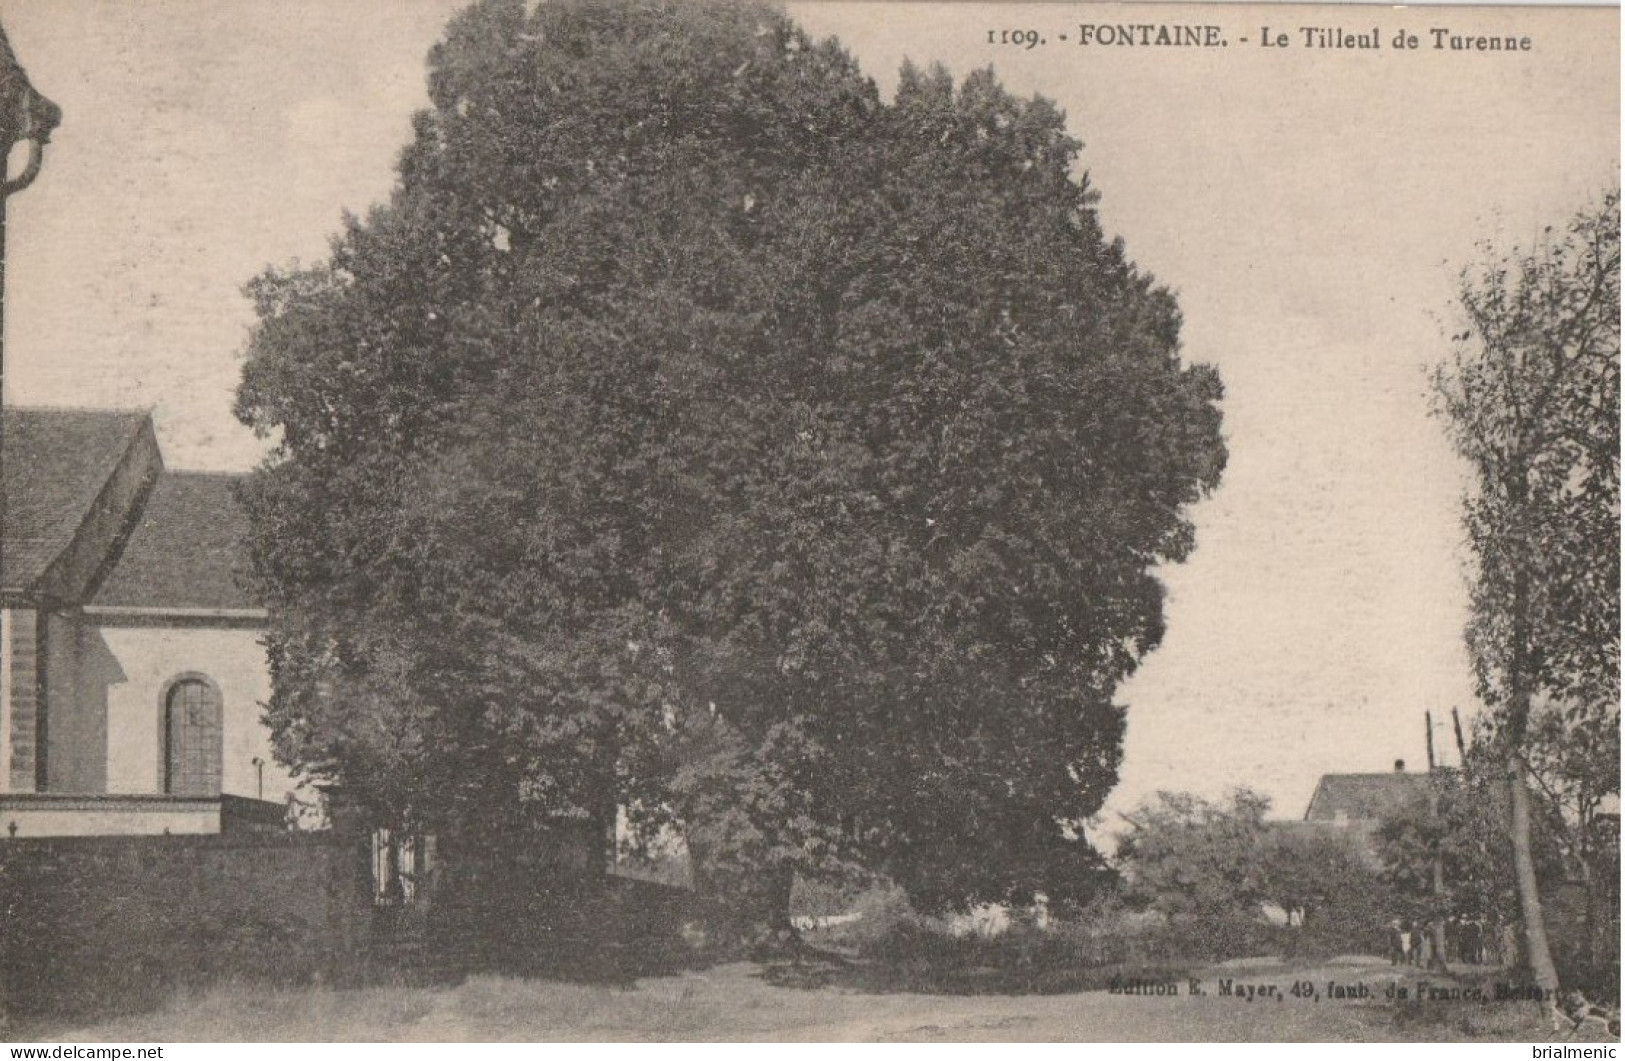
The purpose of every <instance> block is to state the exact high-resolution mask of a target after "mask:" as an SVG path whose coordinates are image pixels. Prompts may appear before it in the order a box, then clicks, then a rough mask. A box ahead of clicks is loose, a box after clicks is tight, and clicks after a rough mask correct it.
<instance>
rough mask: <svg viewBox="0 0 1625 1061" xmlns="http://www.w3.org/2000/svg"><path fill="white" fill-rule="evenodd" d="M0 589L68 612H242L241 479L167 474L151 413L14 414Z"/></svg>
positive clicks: (5, 449) (0, 425)
mask: <svg viewBox="0 0 1625 1061" xmlns="http://www.w3.org/2000/svg"><path fill="white" fill-rule="evenodd" d="M0 432H3V438H0V461H3V473H4V480H3V487H4V490H5V508H4V510H3V512H0V521H3V523H0V590H4V591H5V592H7V593H13V594H23V595H26V596H29V597H34V598H37V599H42V600H47V601H52V602H56V603H58V604H66V605H74V604H84V605H95V606H97V607H106V608H115V609H135V610H141V609H158V610H190V611H198V610H208V611H222V610H227V611H236V610H243V609H254V608H256V607H257V602H256V601H255V600H254V599H253V598H252V597H251V596H250V595H249V594H248V593H246V592H244V590H243V588H242V585H241V580H240V578H239V575H240V574H241V573H242V571H243V570H244V567H245V564H246V545H247V540H248V523H247V519H246V517H245V516H244V513H243V511H242V509H241V508H240V507H239V506H238V504H237V499H236V496H235V494H234V492H233V485H234V484H235V482H236V480H237V479H238V478H239V477H238V476H235V475H229V474H220V473H209V472H171V471H166V470H165V469H164V466H163V460H162V458H161V456H160V455H159V452H158V445H157V439H156V435H155V434H154V432H153V428H152V419H151V416H150V414H149V413H147V412H146V411H144V410H102V409H44V408H18V407H10V406H8V407H6V408H5V410H4V416H3V420H0Z"/></svg>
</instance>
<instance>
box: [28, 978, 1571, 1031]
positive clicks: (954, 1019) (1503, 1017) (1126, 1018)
mask: <svg viewBox="0 0 1625 1061" xmlns="http://www.w3.org/2000/svg"><path fill="white" fill-rule="evenodd" d="M1418 979H1419V977H1418V975H1417V971H1416V970H1397V969H1395V968H1393V967H1391V966H1389V965H1387V963H1385V962H1382V961H1379V960H1375V959H1358V958H1356V959H1348V960H1344V961H1338V962H1330V963H1322V964H1319V965H1315V966H1304V965H1297V966H1291V965H1286V964H1282V963H1279V962H1274V961H1270V960H1267V959H1260V960H1253V961H1249V962H1236V963H1228V964H1226V965H1224V966H1219V967H1216V968H1213V969H1209V970H1204V971H1203V972H1202V973H1200V974H1199V975H1198V976H1197V977H1196V978H1195V981H1196V982H1195V990H1194V991H1193V990H1192V983H1191V981H1190V980H1188V979H1187V980H1182V981H1179V982H1171V983H1167V984H1154V983H1153V984H1139V985H1135V984H1129V985H1126V986H1127V989H1128V990H1127V993H1109V992H1105V991H1095V992H1084V993H1076V994H1066V995H1041V996H1034V995H1022V996H1010V995H986V996H972V997H965V996H947V995H925V994H909V993H903V992H898V993H880V992H870V991H858V990H853V989H842V988H836V987H823V988H796V987H783V986H775V985H774V984H772V983H769V982H768V981H767V980H766V979H764V978H763V975H762V969H761V968H760V967H758V966H755V965H750V964H738V965H726V966H720V967H717V968H713V969H708V970H705V971H704V972H691V973H685V974H682V975H677V976H666V977H659V978H653V979H648V980H642V981H639V982H638V983H637V984H635V985H633V986H631V987H628V988H613V987H598V986H583V985H576V984H561V983H557V982H551V981H544V980H525V979H516V978H505V977H495V976H476V977H471V978H469V979H468V980H466V981H464V982H463V983H461V984H457V985H455V986H447V987H410V988H409V987H400V988H369V989H365V990H355V991H339V990H331V989H319V988H318V989H305V990H299V991H283V992H275V991H273V992H266V991H262V990H257V989H253V988H248V987H242V988H220V989H216V990H214V991H211V992H208V993H207V994H203V995H199V996H193V997H188V998H181V999H177V1000H176V1001H175V1002H174V1003H172V1004H171V1005H170V1006H169V1007H167V1008H166V1009H164V1010H163V1011H160V1012H158V1013H152V1014H145V1015H141V1016H137V1017H131V1018H126V1019H121V1020H116V1021H109V1022H105V1023H102V1024H97V1025H95V1026H93V1027H87V1028H81V1029H75V1030H68V1029H62V1030H59V1031H55V1032H53V1033H52V1036H51V1037H52V1038H55V1039H57V1041H64V1040H67V1041H79V1042H85V1041H97V1040H115V1041H127V1042H128V1041H149V1040H157V1041H171V1042H175V1041H249V1042H261V1041H272V1042H274V1041H286V1040H305V1041H311V1040H316V1041H346V1040H363V1041H395V1042H414V1041H416V1042H422V1041H432V1042H452V1041H475V1040H483V1041H509V1042H514V1041H524V1042H535V1041H602V1040H616V1041H694V1040H725V1041H727V1040H731V1041H741V1040H744V1041H822V1042H852V1041H871V1042H872V1041H883V1042H899V1041H908V1042H966V1041H1012V1042H1043V1041H1066V1042H1077V1041H1098V1042H1135V1041H1176V1042H1177V1041H1205V1042H1226V1041H1232V1042H1298V1041H1384V1040H1397V1041H1415V1040H1449V1041H1462V1040H1476V1039H1490V1040H1501V1041H1514V1042H1516V1041H1526V1040H1528V1039H1530V1037H1531V1036H1539V1031H1538V1025H1537V1024H1535V1023H1533V1021H1534V1015H1535V1007H1533V1006H1531V1005H1528V1004H1522V1003H1482V1002H1475V1001H1466V1000H1461V999H1444V998H1441V999H1437V1000H1433V1001H1422V1002H1417V1001H1415V1000H1414V998H1413V999H1410V1000H1408V1001H1407V1002H1406V1003H1404V1004H1402V1003H1400V1002H1399V1001H1398V1000H1397V999H1395V998H1392V997H1390V996H1389V994H1388V988H1389V987H1390V986H1393V987H1394V988H1395V989H1396V992H1397V988H1398V987H1400V986H1406V987H1407V989H1408V990H1409V989H1413V988H1414V986H1415V983H1416V981H1417V980H1418ZM1435 982H1437V981H1436V980H1435ZM1295 984H1296V985H1309V986H1308V987H1307V988H1304V987H1302V986H1300V989H1299V992H1298V993H1297V994H1294V993H1293V991H1292V988H1293V986H1294V985H1295ZM1362 986H1363V988H1364V991H1365V994H1364V995H1361V994H1360V992H1359V989H1360V988H1361V987H1362ZM1340 989H1346V990H1347V991H1348V992H1350V994H1349V996H1347V997H1329V996H1330V995H1335V994H1337V992H1338V991H1339V990H1340ZM43 1037H44V1036H36V1038H43Z"/></svg>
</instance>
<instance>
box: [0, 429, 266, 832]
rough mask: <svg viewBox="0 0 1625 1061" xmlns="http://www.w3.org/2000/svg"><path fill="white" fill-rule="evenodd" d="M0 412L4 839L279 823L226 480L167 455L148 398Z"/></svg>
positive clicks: (259, 624)
mask: <svg viewBox="0 0 1625 1061" xmlns="http://www.w3.org/2000/svg"><path fill="white" fill-rule="evenodd" d="M0 428H3V443H0V461H3V471H4V482H3V489H4V509H3V511H0V528H3V530H0V840H3V839H4V838H5V837H6V836H8V835H10V836H53V835H54V836H61V835H98V834H132V833H133V834H140V833H164V832H170V833H210V832H219V831H221V829H222V828H223V827H226V828H229V827H231V825H232V823H233V822H239V823H241V822H255V823H258V824H259V825H261V826H264V827H271V826H274V825H275V824H276V823H277V822H278V821H279V820H280V807H279V806H278V805H277V804H278V803H279V801H281V800H283V799H284V797H285V796H286V795H287V794H288V793H289V792H290V791H291V790H293V788H294V782H293V781H292V779H291V778H290V777H289V776H288V775H287V773H286V772H284V771H283V770H282V769H281V768H279V767H278V766H277V765H276V764H275V762H274V761H273V760H272V757H271V750H270V744H269V738H268V734H267V732H266V730H265V728H264V726H263V725H262V724H261V721H260V712H261V707H260V705H261V703H262V702H263V701H265V700H266V699H267V698H268V697H269V695H270V680H269V673H268V670H267V666H266V656H265V650H264V648H263V646H262V645H261V643H260V639H261V636H262V634H263V630H264V627H265V621H266V612H265V610H264V608H262V607H261V606H260V604H259V602H257V601H256V600H254V599H253V598H252V597H251V596H250V595H249V594H248V593H247V592H245V590H244V589H243V586H242V583H241V580H240V578H239V575H240V573H241V568H242V563H243V557H242V551H243V548H244V543H245V540H246V530H247V525H246V522H245V519H244V515H243V513H242V511H241V510H240V509H239V507H238V505H237V503H236V500H235V497H234V495H233V490H232V487H233V482H234V478H235V477H234V476H231V475H222V474H206V473H197V472H176V471H170V470H168V469H166V468H165V467H164V464H163V459H162V456H161V454H160V453H159V448H158V441H157V436H156V435H155V433H154V430H153V424H152V418H151V416H150V415H149V414H148V413H146V412H143V411H110V410H78V409H40V408H6V409H5V410H4V419H3V423H0Z"/></svg>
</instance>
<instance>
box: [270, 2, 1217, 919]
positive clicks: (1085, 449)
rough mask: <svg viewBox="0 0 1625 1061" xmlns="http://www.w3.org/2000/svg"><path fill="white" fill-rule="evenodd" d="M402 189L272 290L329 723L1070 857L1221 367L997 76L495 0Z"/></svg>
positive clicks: (281, 463)
mask: <svg viewBox="0 0 1625 1061" xmlns="http://www.w3.org/2000/svg"><path fill="white" fill-rule="evenodd" d="M430 89H431V98H432V102H433V106H432V108H431V109H429V110H427V111H425V112H423V113H421V114H420V115H418V117H417V119H416V122H415V137H414V140H413V142H412V144H411V145H410V146H409V147H408V148H407V149H406V151H405V152H404V154H403V156H402V160H401V164H400V182H399V185H398V187H397V189H396V191H395V193H394V195H393V196H392V198H391V201H390V202H389V203H388V204H387V205H385V206H381V207H378V208H376V209H374V210H373V211H372V212H371V213H370V214H369V215H368V216H367V217H366V218H365V219H358V218H352V219H349V220H348V221H347V223H346V225H345V228H344V231H343V232H342V233H341V234H340V235H339V236H338V237H337V238H336V239H335V240H334V241H333V247H332V254H331V256H330V258H329V260H328V261H326V262H324V263H322V264H320V265H318V266H315V267H312V268H308V269H297V270H291V271H278V270H273V271H269V272H267V273H265V274H264V275H262V276H261V277H260V278H259V279H258V280H256V281H255V282H254V283H253V284H252V285H251V294H252V295H253V297H254V299H255V302H256V307H257V310H258V314H259V324H258V326H257V328H256V330H255V332H254V334H253V336H252V339H251V342H250V345H249V358H248V363H247V365H246V368H245V373H244V380H243V384H242V387H241V389H240V391H239V395H238V413H239V416H240V417H242V418H243V419H244V420H245V421H246V422H248V423H250V424H252V425H254V426H255V427H256V428H258V429H260V430H262V431H265V432H268V433H270V432H274V433H276V437H277V441H278V444H277V448H276V450H275V452H274V454H273V455H272V457H271V458H270V460H269V461H268V462H267V463H266V465H265V466H264V467H263V468H261V469H260V470H259V471H258V472H256V474H255V475H254V477H253V478H252V480H251V482H250V483H249V485H248V488H247V489H246V491H245V500H246V502H247V504H248V506H249V508H250V510H251V512H252V514H253V516H254V519H253V524H254V527H255V539H254V555H255V572H256V577H257V578H258V580H259V581H260V583H261V585H262V587H263V589H264V591H265V593H266V595H267V597H268V599H269V601H270V603H271V610H272V615H273V623H274V629H273V632H272V636H271V646H272V660H273V668H274V671H273V677H274V691H273V698H272V702H271V704H270V708H269V719H270V722H271V724H272V726H273V730H274V733H275V736H276V739H277V742H278V748H279V753H280V754H281V755H283V756H284V757H285V758H287V759H288V760H289V761H290V762H293V763H295V764H297V765H299V766H302V767H304V768H305V769H307V770H309V771H311V772H313V773H317V774H320V775H322V776H325V777H329V778H332V779H334V780H338V781H341V782H342V783H344V784H345V785H346V786H348V787H349V788H351V789H352V790H354V791H355V792H357V794H359V795H361V796H363V797H364V798H366V799H367V800H368V801H369V802H371V803H372V805H373V806H374V807H375V808H376V809H378V810H380V811H382V812H385V813H388V814H389V815H391V816H392V817H394V818H395V819H397V820H410V821H413V822H416V823H420V824H424V825H427V826H433V827H439V826H449V825H456V826H457V827H459V828H462V829H465V830H466V829H469V828H471V827H473V826H474V824H475V823H480V824H484V825H491V826H500V827H502V828H510V829H511V828H515V827H523V828H530V827H541V826H543V825H545V823H546V822H547V821H548V820H550V819H556V818H557V817H558V816H560V815H565V816H588V817H597V818H599V819H603V818H604V817H605V816H608V815H613V813H614V808H615V807H616V806H617V805H619V806H621V807H624V808H626V809H627V810H628V811H629V812H630V814H631V817H632V819H633V821H634V824H641V825H643V826H645V827H649V828H652V827H654V826H657V825H660V824H663V823H668V822H672V821H676V822H677V823H678V824H679V825H680V826H681V828H682V830H683V832H684V834H685V836H686V837H687V838H688V839H689V842H690V846H691V847H692V848H693V849H694V851H695V854H696V856H697V858H699V860H700V861H701V862H702V863H704V865H705V868H706V870H707V871H710V870H711V869H713V868H714V869H715V870H716V871H717V872H719V873H723V874H726V873H727V872H728V870H729V867H735V868H737V867H747V868H749V869H750V870H752V872H751V873H750V874H748V876H751V877H760V876H761V874H760V873H758V872H756V871H758V870H761V869H762V868H764V867H765V868H768V869H773V870H778V871H782V872H781V873H780V874H779V875H778V879H780V880H782V879H783V875H782V874H783V872H788V871H792V870H801V871H803V872H824V871H828V870H831V869H834V868H838V867H842V866H859V867H864V868H866V869H869V870H874V871H878V872H884V873H887V874H890V875H891V876H893V877H894V878H895V879H897V880H898V881H899V882H900V883H902V884H904V886H905V887H907V888H908V889H909V890H910V892H911V894H913V895H914V896H915V897H916V898H917V900H918V901H921V902H922V903H924V904H925V905H933V904H935V905H942V904H948V905H952V904H958V903H964V902H969V901H973V900H978V899H999V898H1021V897H1024V896H1030V895H1031V894H1032V892H1033V891H1034V890H1045V891H1047V892H1049V893H1050V894H1052V895H1056V896H1058V897H1061V896H1064V895H1065V894H1066V893H1067V891H1068V890H1069V889H1073V890H1076V889H1077V888H1079V887H1082V886H1085V885H1084V884H1080V883H1079V882H1087V881H1088V880H1089V874H1088V872H1086V871H1088V870H1090V869H1091V868H1094V867H1097V866H1098V860H1097V859H1096V857H1095V855H1094V853H1093V852H1092V851H1091V850H1090V849H1089V847H1088V845H1087V844H1086V843H1085V841H1084V840H1083V839H1082V837H1081V835H1080V833H1079V832H1078V830H1077V828H1076V826H1077V824H1078V823H1080V822H1081V821H1082V820H1083V819H1085V818H1087V817H1088V816H1089V815H1090V814H1092V813H1093V812H1094V811H1095V810H1096V809H1098V807H1099V806H1100V804H1101V802H1102V800H1103V799H1104V798H1105V795H1106V793H1107V792H1108V791H1109V790H1110V788H1111V786H1112V784H1113V783H1114V782H1115V779H1116V769H1117V764H1118V759H1119V756H1120V748H1121V739H1122V732H1123V718H1124V714H1123V712H1124V709H1123V707H1122V706H1121V705H1120V704H1118V703H1117V702H1116V699H1115V694H1116V690H1117V688H1118V686H1119V684H1120V683H1121V681H1122V680H1123V679H1124V678H1125V677H1127V676H1128V675H1129V674H1131V673H1132V672H1133V670H1134V669H1135V667H1136V665H1137V663H1138V661H1139V660H1140V659H1141V658H1142V657H1143V656H1144V654H1145V653H1147V652H1149V651H1150V650H1152V649H1153V648H1154V647H1155V646H1156V645H1157V643H1158V642H1159V640H1160V638H1161V636H1162V632H1163V617H1162V604H1163V590H1162V587H1161V585H1160V583H1159V581H1158V580H1157V578H1156V575H1155V569H1156V567H1157V566H1158V565H1159V564H1165V563H1174V562H1178V561H1180V560H1183V559H1184V558H1185V557H1186V555H1187V554H1188V553H1189V551H1190V549H1191V548H1192V546H1193V541H1194V536H1193V530H1192V527H1191V524H1190V522H1189V518H1188V513H1187V510H1188V506H1189V505H1191V504H1192V503H1193V502H1195V501H1196V500H1198V499H1199V498H1200V497H1201V496H1203V495H1204V494H1205V493H1206V492H1207V491H1209V490H1211V489H1212V488H1213V487H1214V486H1215V485H1216V484H1217V482H1218V478H1219V475H1220V472H1221V470H1222V468H1223V465H1224V460H1225V449H1224V445H1223V441H1222V438H1221V434H1220V413H1219V409H1218V401H1219V399H1220V396H1221V388H1220V384H1219V381H1218V377H1217V375H1216V373H1214V372H1213V370H1211V369H1210V368H1207V367H1205V366H1199V365H1198V366H1191V365H1187V364H1185V363H1183V362H1182V361H1181V358H1180V355H1179V339H1178V335H1179V325H1180V319H1179V313H1178V310H1177V307H1176V305H1175V302H1174V299H1173V297H1172V296H1171V294H1170V293H1169V292H1167V291H1166V290H1165V289H1163V288H1160V287H1158V286H1157V285H1156V284H1155V282H1154V281H1153V280H1152V279H1151V278H1150V277H1149V276H1147V275H1145V274H1144V273H1143V272H1142V271H1140V270H1139V269H1138V268H1137V267H1136V266H1135V265H1134V264H1133V263H1132V262H1131V261H1130V260H1129V259H1128V258H1127V256H1126V254H1125V251H1124V248H1123V246H1122V245H1121V243H1120V242H1114V241H1110V240H1108V239H1107V238H1106V237H1105V235H1104V234H1103V232H1102V230H1101V228H1100V224H1099V221H1098V218H1097V215H1096V213H1095V210H1094V208H1093V205H1092V203H1093V199H1094V193H1093V192H1092V191H1091V190H1090V189H1089V187H1088V184H1087V180H1086V179H1085V178H1083V177H1081V176H1078V175H1077V174H1076V173H1075V171H1074V170H1075V165H1076V161H1077V157H1078V152H1079V150H1080V145H1079V143H1078V142H1077V141H1075V140H1074V139H1072V138H1071V137H1070V136H1069V135H1068V133H1067V131H1066V128H1065V124H1064V120H1063V117H1062V115H1061V114H1059V113H1058V112H1057V111H1056V110H1055V109H1054V107H1053V106H1051V105H1050V104H1049V103H1047V102H1046V101H1044V100H1042V99H1031V100H1023V99H1018V98H1015V97H1013V96H1011V95H1010V94H1009V93H1007V92H1006V91H1005V90H1004V89H1003V88H1002V87H1001V86H1000V85H999V84H998V83H997V81H996V80H995V79H994V77H993V75H992V74H991V72H988V71H982V72H978V73H974V74H972V75H970V76H969V77H967V78H965V79H964V80H963V81H961V82H958V83H956V82H955V81H954V80H953V78H952V77H951V76H950V75H949V74H947V73H946V72H945V71H942V70H932V71H929V72H922V71H920V70H917V69H914V68H906V69H905V70H904V71H903V76H902V79H901V84H900V85H899V88H898V90H897V93H896V96H895V98H894V99H893V100H891V101H884V100H882V99H881V98H880V95H879V93H878V92H877V91H876V89H875V87H874V85H873V84H872V83H871V82H870V81H869V80H867V79H866V78H864V77H863V76H862V75H861V74H860V72H859V71H858V69H857V67H856V65H855V63H854V62H853V61H852V59H851V58H850V57H849V56H848V55H847V54H846V53H845V52H844V51H842V50H841V48H840V47H839V46H838V45H837V44H836V43H835V42H833V41H824V42H815V41H813V40H811V39H810V38H809V37H808V36H807V35H806V34H805V33H803V32H802V31H800V30H799V29H798V28H796V27H795V26H794V25H793V23H791V22H790V20H789V19H788V18H787V17H786V16H784V15H783V14H782V13H780V12H777V11H774V10H770V9H767V8H761V7H752V6H733V5H726V6H723V5H719V6H715V7H710V6H700V5H693V6H690V5H685V4H676V3H658V2H654V3H647V2H627V3H591V2H570V0H566V2H560V3H548V4H543V5H539V6H537V7H536V8H535V10H534V11H529V12H527V10H526V5H525V4H523V3H522V2H520V0H486V2H482V3H478V4H475V5H474V6H473V7H471V8H470V9H469V10H468V11H466V12H465V13H463V14H462V15H460V16H459V17H458V18H457V19H455V20H454V21H453V23H452V24H451V26H450V27H449V29H448V31H447V34H446V37H445V39H444V40H443V41H442V42H441V43H440V44H439V45H437V46H436V48H435V49H434V51H433V52H432V53H431V56H430Z"/></svg>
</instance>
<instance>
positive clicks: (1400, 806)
mask: <svg viewBox="0 0 1625 1061" xmlns="http://www.w3.org/2000/svg"><path fill="white" fill-rule="evenodd" d="M1428 784H1429V782H1428V775H1427V774H1425V773H1408V772H1406V770H1405V761H1404V760H1403V759H1399V760H1396V761H1395V762H1394V769H1393V770H1392V771H1390V772H1387V773H1379V774H1325V775H1322V777H1321V779H1320V783H1319V784H1318V785H1316V786H1315V792H1314V795H1312V796H1310V797H1309V806H1308V807H1307V808H1306V809H1305V810H1304V812H1303V820H1302V821H1301V822H1282V823H1278V824H1279V825H1280V826H1282V827H1284V828H1286V829H1289V830H1290V831H1293V832H1303V833H1317V834H1320V835H1326V834H1333V835H1342V836H1346V837H1347V838H1348V839H1349V841H1350V842H1351V843H1353V844H1354V845H1355V848H1356V850H1358V851H1359V852H1360V854H1361V856H1362V857H1364V858H1365V859H1366V861H1368V862H1370V863H1371V864H1372V865H1376V864H1377V861H1378V856H1377V842H1376V841H1377V830H1378V829H1379V828H1380V827H1381V825H1382V823H1383V820H1384V819H1385V818H1389V817H1392V816H1393V815H1395V814H1397V813H1399V812H1402V811H1406V810H1410V809H1413V808H1417V807H1425V806H1426V805H1427V798H1428Z"/></svg>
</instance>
